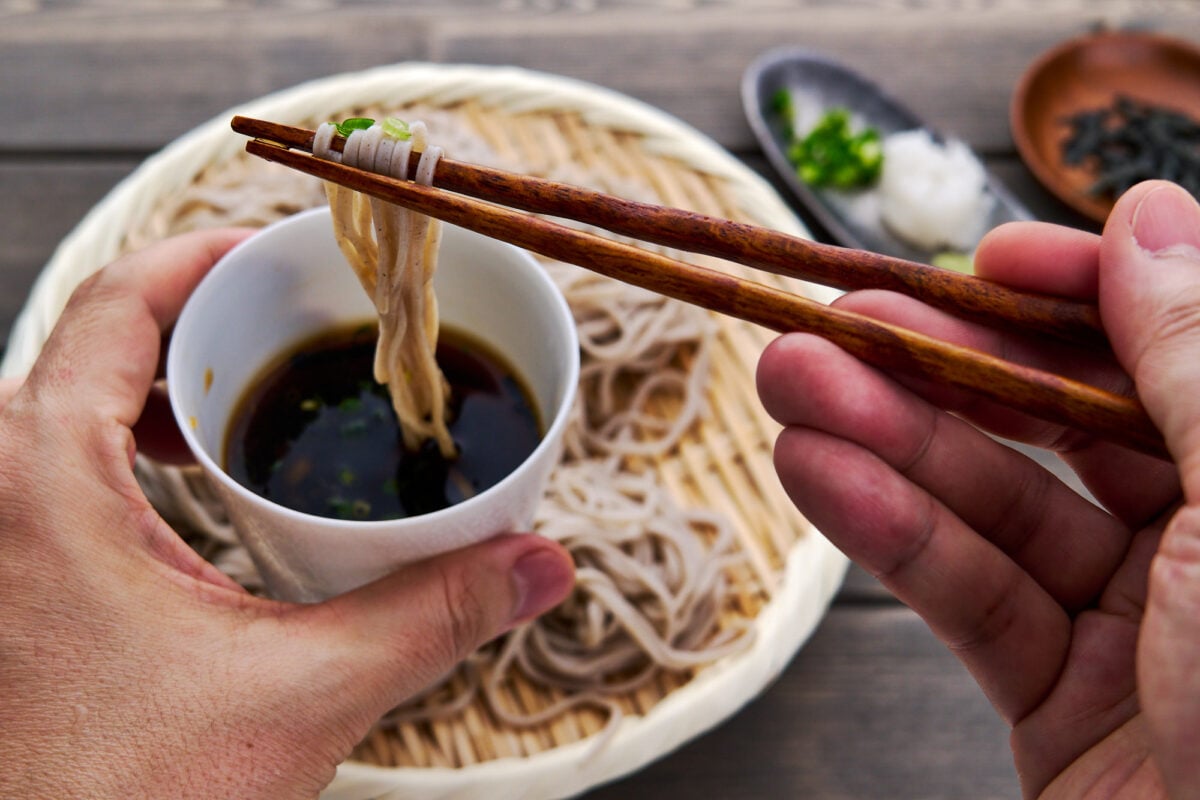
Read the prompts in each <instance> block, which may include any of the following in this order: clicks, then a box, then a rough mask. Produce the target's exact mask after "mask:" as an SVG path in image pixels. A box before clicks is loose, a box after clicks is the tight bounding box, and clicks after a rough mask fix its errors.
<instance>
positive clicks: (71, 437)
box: [0, 231, 572, 800]
mask: <svg viewBox="0 0 1200 800" xmlns="http://www.w3.org/2000/svg"><path fill="white" fill-rule="evenodd" d="M244 235H245V232H239V231H217V232H207V233H197V234H190V235H187V236H183V237H179V238H177V239H172V240H169V241H166V242H163V243H161V244H159V245H156V246H154V247H151V248H148V249H147V250H145V251H142V252H140V253H138V254H135V255H132V256H129V257H126V258H123V259H121V260H120V261H118V262H116V263H114V264H113V265H111V266H109V267H107V268H105V269H104V270H102V271H101V272H100V273H98V274H97V275H96V276H94V277H93V278H91V279H89V280H88V281H86V282H85V283H84V285H83V286H81V287H80V289H79V290H78V291H77V292H76V293H75V295H74V296H73V297H72V299H71V301H70V303H69V304H68V306H67V308H66V310H65V311H64V312H63V315H62V318H61V320H60V322H59V324H58V326H57V327H56V328H55V330H54V332H53V333H52V335H51V336H50V338H49V340H48V341H47V343H46V345H45V348H44V350H43V352H42V355H41V357H40V358H39V359H38V361H37V363H36V364H35V366H34V367H33V369H32V370H31V372H30V374H29V376H28V378H27V379H26V380H25V381H24V382H23V383H22V382H19V381H8V382H6V383H4V384H3V385H2V386H0V393H3V398H0V403H2V404H3V409H2V410H0V730H2V731H3V735H0V764H3V765H4V769H2V770H0V796H3V797H89V798H109V797H112V798H116V797H120V798H128V797H155V798H166V797H178V798H183V797H205V798H208V797H237V798H258V797H261V798H272V800H274V799H276V798H290V797H297V798H299V797H313V796H315V795H316V794H317V793H318V792H319V791H320V790H321V788H322V787H324V786H325V785H326V784H327V783H328V782H329V781H330V780H331V779H332V777H333V774H334V768H335V766H336V765H337V764H338V763H339V762H340V761H342V760H343V759H344V758H345V757H346V756H347V755H348V754H349V752H350V750H351V748H352V747H353V746H354V745H355V744H356V743H357V742H358V741H359V739H360V738H361V737H362V736H363V735H365V734H366V732H367V731H368V729H369V728H370V726H371V725H372V724H373V723H374V721H375V720H377V719H378V718H379V717H380V716H381V715H382V714H384V713H385V712H386V711H387V710H388V709H390V708H391V707H393V706H395V705H397V704H398V703H399V702H401V701H402V700H404V699H405V698H407V697H409V696H411V695H412V694H415V693H416V692H417V691H419V690H420V689H422V688H423V687H424V686H426V685H427V684H429V683H430V682H432V681H433V680H435V679H436V678H437V677H438V676H440V675H441V674H443V673H444V672H446V670H448V669H449V668H450V667H451V666H452V665H453V664H454V663H455V662H456V661H458V660H459V659H461V658H462V657H464V656H465V655H467V654H468V653H469V652H470V651H471V650H473V649H474V648H476V647H477V646H478V645H480V644H482V643H483V642H484V641H486V640H488V639H490V638H492V637H494V636H496V635H497V634H499V633H501V632H502V631H504V630H506V629H507V628H509V627H511V626H513V625H515V624H517V623H519V622H522V621H524V620H527V619H530V618H532V617H533V616H536V615H537V614H539V613H541V612H543V611H545V610H547V609H548V608H550V607H551V606H553V605H555V604H556V603H558V602H559V601H560V600H561V599H562V598H563V597H564V596H565V594H566V593H567V592H568V591H569V590H570V586H571V584H572V565H571V561H570V557H569V556H568V555H567V554H566V552H565V551H563V550H562V548H561V547H559V546H558V545H557V544H555V543H553V542H551V541H548V540H546V539H542V538H541V537H536V536H515V535H513V536H504V537H498V538H497V539H494V540H492V541H489V542H485V543H483V544H480V545H478V546H475V547H471V548H468V549H466V550H463V551H460V552H456V553H452V554H449V555H447V556H444V557H439V558H436V559H431V560H430V561H427V562H424V563H421V564H417V565H413V566H411V567H407V568H405V569H403V570H401V571H400V572H398V573H396V574H394V575H391V576H389V577H387V578H384V579H382V580H380V581H377V582H376V583H373V584H371V585H368V586H366V587H363V588H362V589H359V590H357V591H354V592H350V593H348V594H345V595H343V596H341V597H337V598H334V599H332V600H330V601H328V602H325V603H321V604H319V605H311V606H298V605H291V604H286V603H281V602H276V601H272V600H268V599H264V598H258V597H254V596H252V595H250V594H248V593H247V592H245V591H244V590H242V589H241V587H239V586H237V585H236V584H234V583H233V582H232V581H230V580H229V579H228V578H226V577H225V576H224V575H222V574H221V573H220V572H218V571H217V570H216V569H215V568H213V567H212V566H211V565H209V564H208V563H206V562H204V561H203V560H202V559H200V558H199V557H198V556H197V555H196V554H195V553H194V552H193V551H191V550H190V549H189V548H188V547H187V546H186V545H185V544H184V543H183V542H182V541H181V540H180V539H179V537H178V536H177V535H176V534H175V533H174V531H172V530H171V529H170V528H169V527H168V526H167V524H166V523H165V522H164V521H163V520H162V519H161V518H160V517H159V516H158V515H157V514H156V513H155V512H154V510H153V509H152V508H151V507H150V505H149V503H148V502H147V501H146V498H145V496H144V495H143V494H142V492H141V490H140V489H139V487H138V485H137V483H136V482H135V480H134V476H133V468H132V464H133V456H134V453H135V449H138V448H143V449H148V448H149V447H150V445H151V436H152V434H153V431H155V430H158V431H161V430H163V428H162V426H161V425H155V424H153V423H154V420H153V419H152V417H153V412H154V408H153V407H152V405H148V404H147V397H148V395H149V393H150V392H151V385H152V383H153V382H154V379H155V371H156V367H157V365H158V362H159V355H160V339H161V337H162V335H163V332H164V331H167V330H169V328H170V326H171V325H172V324H173V322H174V320H175V318H176V316H177V315H178V313H179V311H180V309H181V307H182V306H183V303H184V300H185V299H186V298H187V296H188V294H189V293H190V292H191V291H192V289H193V288H194V287H195V285H196V284H197V283H198V282H199V281H200V279H201V277H202V276H203V275H204V274H205V273H206V272H207V271H208V269H209V268H210V267H211V266H212V264H213V263H214V262H215V261H216V259H217V258H219V257H220V256H221V255H222V254H223V253H224V252H225V251H226V250H227V249H228V248H229V247H231V246H232V245H233V244H235V243H236V242H237V241H239V240H240V239H241V238H242V237H243V236H244ZM3 401H7V402H3ZM135 424H136V426H137V432H136V434H135V433H134V432H133V431H132V429H133V428H134V427H135ZM171 449H172V448H170V447H169V446H168V447H167V450H171ZM160 451H161V452H165V451H162V450H161V448H160Z"/></svg>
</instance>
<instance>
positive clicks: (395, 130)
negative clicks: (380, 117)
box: [383, 117, 412, 142]
mask: <svg viewBox="0 0 1200 800" xmlns="http://www.w3.org/2000/svg"><path fill="white" fill-rule="evenodd" d="M383 132H384V134H385V135H387V136H391V137H392V138H393V139H400V140H401V141H405V142H406V141H408V140H409V139H411V138H412V131H411V130H409V128H408V123H407V122H405V121H404V120H402V119H400V118H398V117H388V118H387V119H385V120H384V121H383Z"/></svg>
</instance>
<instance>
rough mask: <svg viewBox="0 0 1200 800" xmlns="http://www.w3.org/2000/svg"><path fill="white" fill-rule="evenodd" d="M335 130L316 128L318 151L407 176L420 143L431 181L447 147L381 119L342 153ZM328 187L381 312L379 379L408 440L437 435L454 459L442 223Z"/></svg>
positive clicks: (416, 126) (358, 269)
mask: <svg viewBox="0 0 1200 800" xmlns="http://www.w3.org/2000/svg"><path fill="white" fill-rule="evenodd" d="M335 131H336V126H335V125H334V124H333V123H329V122H327V123H325V124H323V125H321V126H319V127H318V128H317V132H316V134H315V136H314V137H313V155H315V156H317V157H318V158H325V159H329V160H332V161H340V162H341V163H343V164H346V165H348V166H353V167H359V168H361V169H368V170H372V171H377V172H379V171H385V170H386V171H387V172H388V174H391V175H392V176H393V177H397V178H401V179H407V178H408V156H409V153H410V152H411V150H413V149H415V150H417V151H418V152H420V153H421V157H420V161H419V163H418V166H417V174H416V178H415V179H416V180H418V181H421V182H424V183H425V184H426V185H429V184H432V182H433V173H434V170H435V169H436V167H437V162H438V160H439V159H440V158H441V156H442V150H441V148H439V147H436V146H431V145H430V144H429V141H428V130H427V128H426V126H425V124H424V123H422V122H414V123H412V124H411V125H410V126H409V133H410V136H411V138H410V139H408V140H398V139H395V138H393V137H390V136H387V135H385V134H384V131H383V127H382V126H380V125H378V124H376V125H372V126H371V127H369V128H366V129H362V130H355V131H353V132H352V133H351V134H350V136H349V137H348V138H347V139H346V144H345V147H344V149H343V150H342V152H341V153H338V152H337V151H336V150H334V149H333V148H332V147H331V146H330V144H331V143H332V141H333V135H334V132H335ZM325 192H326V196H327V197H328V198H329V207H330V211H331V212H332V216H333V225H334V234H335V236H336V238H337V241H338V246H339V247H340V248H341V250H342V254H343V256H345V258H346V261H347V262H348V263H349V264H350V267H351V269H353V270H354V273H355V275H357V276H358V279H359V282H360V283H361V284H362V287H363V289H364V290H365V291H366V293H367V295H368V296H369V297H370V298H371V299H372V302H373V303H374V305H375V311H376V314H377V315H378V317H379V343H378V344H377V345H376V349H375V380H377V381H378V382H380V383H383V384H387V387H388V391H389V392H390V393H391V396H392V407H393V408H394V409H395V411H396V417H397V419H398V420H399V421H400V429H401V431H402V432H403V434H404V444H405V446H406V447H408V448H409V449H410V450H416V449H418V448H419V447H420V446H421V443H422V442H424V441H425V440H426V439H433V440H434V441H435V442H436V443H437V446H438V449H439V450H440V451H441V453H442V455H443V456H445V457H447V458H451V457H453V456H454V455H455V452H456V448H455V446H454V441H453V439H452V438H451V436H450V431H449V428H448V427H447V420H446V400H447V393H448V385H447V383H446V379H445V378H444V377H443V376H442V371H441V369H440V368H439V367H438V364H437V360H436V358H435V353H436V351H437V338H438V313H437V298H436V297H435V296H434V292H433V276H434V273H435V272H436V271H437V254H438V246H439V242H440V239H441V223H440V222H439V221H437V220H435V219H431V218H430V217H427V216H425V215H424V214H419V213H417V212H414V211H409V210H408V209H405V208H401V207H400V206H396V205H393V204H391V203H386V202H383V201H381V200H376V199H374V198H369V197H367V196H365V195H363V194H360V193H359V192H356V191H354V190H352V189H347V188H345V187H343V186H339V185H338V184H335V183H326V184H325Z"/></svg>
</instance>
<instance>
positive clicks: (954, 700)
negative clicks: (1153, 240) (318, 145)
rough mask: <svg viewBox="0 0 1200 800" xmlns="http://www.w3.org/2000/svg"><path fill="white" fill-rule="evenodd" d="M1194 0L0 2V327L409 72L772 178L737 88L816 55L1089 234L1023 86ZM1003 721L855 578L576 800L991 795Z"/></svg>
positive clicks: (1001, 757) (1004, 764) (1160, 25)
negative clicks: (209, 178)
mask: <svg viewBox="0 0 1200 800" xmlns="http://www.w3.org/2000/svg"><path fill="white" fill-rule="evenodd" d="M1197 19H1198V18H1197V16H1196V5H1195V3H1194V2H1190V0H1177V1H1176V2H1161V1H1160V2H1154V3H1150V2H1141V0H1048V1H1047V2H1038V0H852V1H851V2H835V0H747V1H746V2H741V3H734V2H719V1H718V0H656V1H655V2H646V3H637V2H633V0H507V1H506V2H499V3H487V2H484V1H483V0H452V1H450V2H439V0H415V1H414V2H408V3H396V4H390V3H383V2H378V3H376V2H369V0H345V2H340V3H339V2H335V0H307V1H306V0H277V1H276V2H261V3H255V2H249V0H242V1H239V0H185V1H184V2H168V0H157V2H156V1H154V0H143V2H129V3H124V4H122V3H119V2H97V3H95V4H93V5H89V4H87V3H83V2H73V1H72V0H58V1H57V2H50V0H0V109H3V112H4V113H3V116H4V121H5V124H4V131H3V134H2V135H0V186H2V187H3V191H0V242H3V245H4V246H3V247H2V248H0V330H2V331H3V332H4V335H5V336H6V337H7V331H8V330H9V328H10V326H11V324H12V321H13V318H14V316H15V314H16V313H17V312H18V311H19V309H20V308H21V306H22V305H23V304H24V302H25V298H26V294H27V292H28V290H29V287H30V285H31V283H32V282H33V280H34V278H35V277H36V275H37V274H38V272H39V270H40V269H41V267H42V266H43V265H44V263H45V262H46V261H47V259H48V258H49V257H50V255H51V253H52V251H53V249H54V247H55V245H56V243H57V242H58V240H59V239H60V238H61V237H62V236H63V235H65V234H66V233H67V232H68V231H69V230H70V229H71V227H72V226H74V225H75V224H76V222H78V221H79V219H80V218H81V217H82V215H83V214H84V213H85V212H86V211H87V210H88V208H89V207H91V206H92V205H93V204H94V203H95V202H96V201H98V200H99V199H100V198H101V197H102V196H103V195H104V194H105V193H106V192H107V191H108V190H109V189H110V188H111V187H112V186H113V185H114V184H115V183H116V182H117V181H119V180H120V179H121V178H122V177H123V176H125V175H126V174H128V173H129V172H130V171H131V170H133V169H134V168H135V167H136V166H137V165H138V163H139V162H140V161H141V160H142V159H144V158H145V157H146V156H147V155H148V154H150V153H151V152H153V151H154V150H156V149H157V148H159V147H161V146H163V145H164V144H165V143H167V142H169V141H170V140H171V139H173V138H174V137H176V136H178V135H179V134H181V133H183V132H184V131H186V130H188V129H189V128H191V127H193V126H195V125H196V124H198V123H200V122H203V121H205V120H207V119H208V118H210V117H211V116H213V115H214V114H216V113H218V112H220V111H222V110H224V109H226V108H228V107H230V106H232V105H234V104H235V103H238V102H241V101H244V100H247V99H251V98H254V97H257V96H259V95H262V94H264V93H267V92H270V91H273V90H276V89H279V88H283V87H286V86H290V85H292V84H295V83H298V82H300V81H302V80H305V79H309V78H315V77H320V76H324V75H327V74H331V73H335V72H340V71H344V70H353V69H360V68H365V67H369V66H372V65H376V64H381V63H390V62H398V61H408V60H423V61H435V62H470V63H479V64H512V65H518V66H523V67H528V68H532V69H537V70H542V71H546V72H551V73H558V74H562V75H568V76H573V77H577V78H580V79H583V80H586V81H590V82H593V83H597V84H601V85H604V86H607V87H611V88H613V89H616V90H618V91H621V92H624V93H627V94H629V95H632V96H634V97H637V98H640V99H643V100H646V101H648V102H650V103H652V104H654V105H656V106H659V107H661V108H663V109H664V110H666V111H667V112H669V113H671V114H673V115H675V116H677V117H679V118H681V119H683V120H684V121H686V122H688V123H690V124H692V125H694V126H695V127H697V128H698V129H700V130H701V131H703V132H705V133H707V134H709V135H710V136H712V137H713V138H715V139H716V140H717V141H718V142H719V143H721V144H722V145H723V146H725V147H727V148H728V149H729V150H730V151H732V152H733V153H735V154H736V155H737V156H738V157H740V158H742V159H743V160H744V161H745V162H746V163H747V164H749V165H751V166H752V167H754V168H755V169H757V170H759V171H762V172H764V173H766V171H767V169H766V165H765V161H764V160H763V159H762V157H761V155H760V154H759V152H758V151H757V149H756V147H755V145H754V142H753V140H752V137H751V134H750V130H749V128H748V126H747V125H746V123H745V121H744V117H743V114H742V111H741V106H740V102H739V97H738V84H739V79H740V76H741V73H742V71H743V70H744V69H745V67H746V65H747V64H748V63H749V62H750V61H751V60H752V59H753V58H754V57H755V56H756V55H758V54H759V53H761V52H763V51H765V50H767V49H769V48H771V47H775V46H779V45H788V44H797V45H804V46H808V47H813V48H817V49H820V50H823V51H825V52H827V53H829V54H831V55H833V56H835V57H838V58H840V59H841V60H843V61H844V62H845V63H847V64H849V65H850V66H852V67H854V68H856V69H858V70H860V71H861V72H863V73H865V74H867V75H868V76H870V77H872V78H873V79H875V80H876V81H877V82H878V83H880V84H881V85H882V86H883V87H884V88H886V89H888V90H889V91H891V92H892V94H894V95H895V96H897V97H898V98H900V99H901V100H902V101H903V102H905V103H906V104H907V105H909V106H910V107H911V108H912V109H913V110H915V111H916V112H917V113H918V114H919V115H920V116H921V117H923V118H924V119H925V120H926V121H927V122H928V123H929V124H931V125H933V126H934V127H937V128H940V129H941V130H943V131H946V132H952V133H955V134H957V135H959V136H961V137H963V138H965V139H966V140H967V141H968V142H969V143H970V144H971V145H972V146H973V147H974V148H975V149H976V150H977V151H978V152H979V153H981V154H982V155H983V156H984V157H985V159H986V161H987V163H988V165H989V167H990V168H991V169H992V170H993V171H994V172H995V173H996V174H997V175H998V176H999V177H1000V179H1001V180H1002V181H1004V182H1005V183H1007V185H1008V186H1009V187H1010V188H1011V189H1012V190H1013V191H1014V193H1015V194H1016V195H1017V196H1018V197H1019V198H1021V199H1022V200H1023V201H1024V202H1025V203H1026V204H1027V205H1028V206H1029V207H1030V208H1031V209H1032V211H1033V212H1034V214H1035V215H1037V216H1038V217H1040V218H1042V219H1047V220H1053V221H1058V222H1062V223H1066V224H1071V225H1076V226H1079V227H1084V228H1091V227H1092V226H1090V225H1089V224H1088V223H1087V222H1086V221H1085V220H1083V219H1081V218H1079V217H1078V216H1075V215H1073V214H1072V213H1071V212H1070V211H1069V210H1068V209H1067V208H1066V207H1065V206H1063V205H1061V204H1059V203H1058V202H1057V201H1055V200H1054V199H1053V198H1052V197H1051V196H1049V195H1048V194H1047V193H1046V192H1045V191H1043V190H1042V189H1041V188H1040V187H1039V186H1038V185H1037V183H1036V182H1035V181H1034V179H1033V177H1032V176H1031V175H1030V173H1029V172H1028V171H1027V170H1026V169H1025V167H1024V166H1023V164H1022V163H1021V162H1020V160H1019V159H1018V158H1017V156H1016V154H1015V152H1014V149H1013V146H1012V140H1011V137H1010V135H1009V128H1008V102H1009V97H1010V95H1011V92H1012V89H1013V86H1014V84H1015V81H1016V80H1017V78H1018V76H1019V75H1020V74H1021V72H1022V71H1023V70H1024V68H1025V67H1026V66H1027V65H1028V64H1029V63H1030V61H1031V60H1032V59H1034V58H1035V57H1036V56H1037V55H1038V54H1039V53H1041V52H1042V51H1044V50H1045V49H1047V48H1049V47H1050V46H1051V45H1053V44H1055V43H1056V42H1058V41H1060V40H1062V39H1065V38H1068V37H1071V36H1074V35H1077V34H1081V33H1084V32H1087V31H1089V30H1092V29H1094V28H1096V27H1098V26H1105V25H1106V26H1110V27H1127V26H1134V27H1144V28H1151V29H1158V30H1162V31H1165V32H1170V33H1172V34H1174V35H1177V36H1183V37H1187V38H1191V39H1193V40H1196V39H1200V23H1198V22H1197ZM1018 794H1019V790H1018V784H1017V779H1016V775H1015V772H1014V770H1013V767H1012V763H1011V759H1010V755H1009V750H1008V744H1007V729H1006V726H1005V725H1004V724H1003V723H1002V722H1001V721H1000V720H999V719H998V718H997V717H995V715H994V714H993V713H992V711H991V709H990V707H989V706H988V704H987V702H986V701H985V700H984V699H983V697H982V695H981V694H980V693H979V691H978V690H977V689H976V687H975V685H974V683H973V682H972V681H971V679H970V678H969V676H967V674H966V673H965V671H964V670H963V669H962V668H961V667H960V666H959V665H958V663H957V662H956V661H955V660H954V658H953V657H951V656H950V655H949V654H948V653H947V652H946V651H945V650H944V649H943V648H942V647H941V646H940V645H939V644H938V643H937V642H936V641H935V640H934V639H933V637H932V636H931V635H930V634H929V632H928V631H927V630H926V629H925V627H924V625H923V624H922V623H921V621H920V620H919V619H918V618H917V617H916V616H915V615H914V614H913V613H912V612H910V611H909V610H907V609H906V608H904V607H903V606H901V605H900V604H898V603H897V602H896V601H895V600H894V599H893V598H891V597H890V596H889V595H888V594H887V593H886V591H884V590H883V589H882V588H881V587H880V586H879V585H878V584H877V583H875V582H874V581H873V579H871V578H870V577H869V576H867V575H865V574H864V573H862V572H859V571H856V570H852V571H851V573H850V575H849V577H848V579H847V582H846V584H845V586H844V587H843V589H842V591H841V592H840V593H839V594H838V596H837V598H836V601H835V604H834V606H833V607H832V609H831V610H830V612H829V614H828V616H827V617H826V619H825V620H824V621H823V623H822V624H821V626H820V627H819V629H818V630H817V631H816V633H815V635H814V636H813V637H812V639H811V640H810V641H809V642H808V643H807V644H806V645H805V647H804V648H803V649H802V650H801V651H800V653H799V654H798V655H797V656H796V658H795V659H794V661H793V662H792V663H791V665H790V666H789V667H788V669H787V670H786V672H785V673H784V674H783V676H782V677H781V678H780V679H779V680H778V681H777V682H776V683H775V684H774V685H773V686H772V687H770V688H769V689H768V690H767V691H766V693H765V694H764V695H763V696H762V697H761V698H760V699H758V700H757V701H756V702H754V703H752V704H751V705H749V706H748V707H746V708H745V709H744V710H743V711H742V712H741V713H740V714H738V715H737V716H736V717H734V718H733V719H732V720H730V721H729V722H727V723H726V724H724V725H723V726H721V727H720V728H718V729H717V730H715V731H713V732H711V733H709V734H707V735H705V736H702V737H700V738H699V739H697V740H695V741H694V742H692V743H690V744H688V745H687V746H685V747H683V748H682V749H680V750H679V751H677V752H675V753H674V754H671V755H670V756H668V757H666V758H664V759H662V760H661V761H659V762H658V763H656V764H653V765H651V766H650V767H648V768H647V769H645V770H643V771H641V772H640V773H638V774H636V775H633V776H630V777H628V778H626V779H624V780H621V781H619V782H617V783H614V784H612V785H610V786H606V787H601V788H598V789H596V790H594V791H593V792H591V793H590V794H589V795H588V796H589V797H591V798H595V799H596V800H601V799H604V798H618V797H621V798H655V800H660V799H661V798H684V797H718V798H776V797H814V798H942V797H944V798H965V797H971V798H977V799H978V798H993V797H996V798H999V797H1014V796H1017V795H1018Z"/></svg>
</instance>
